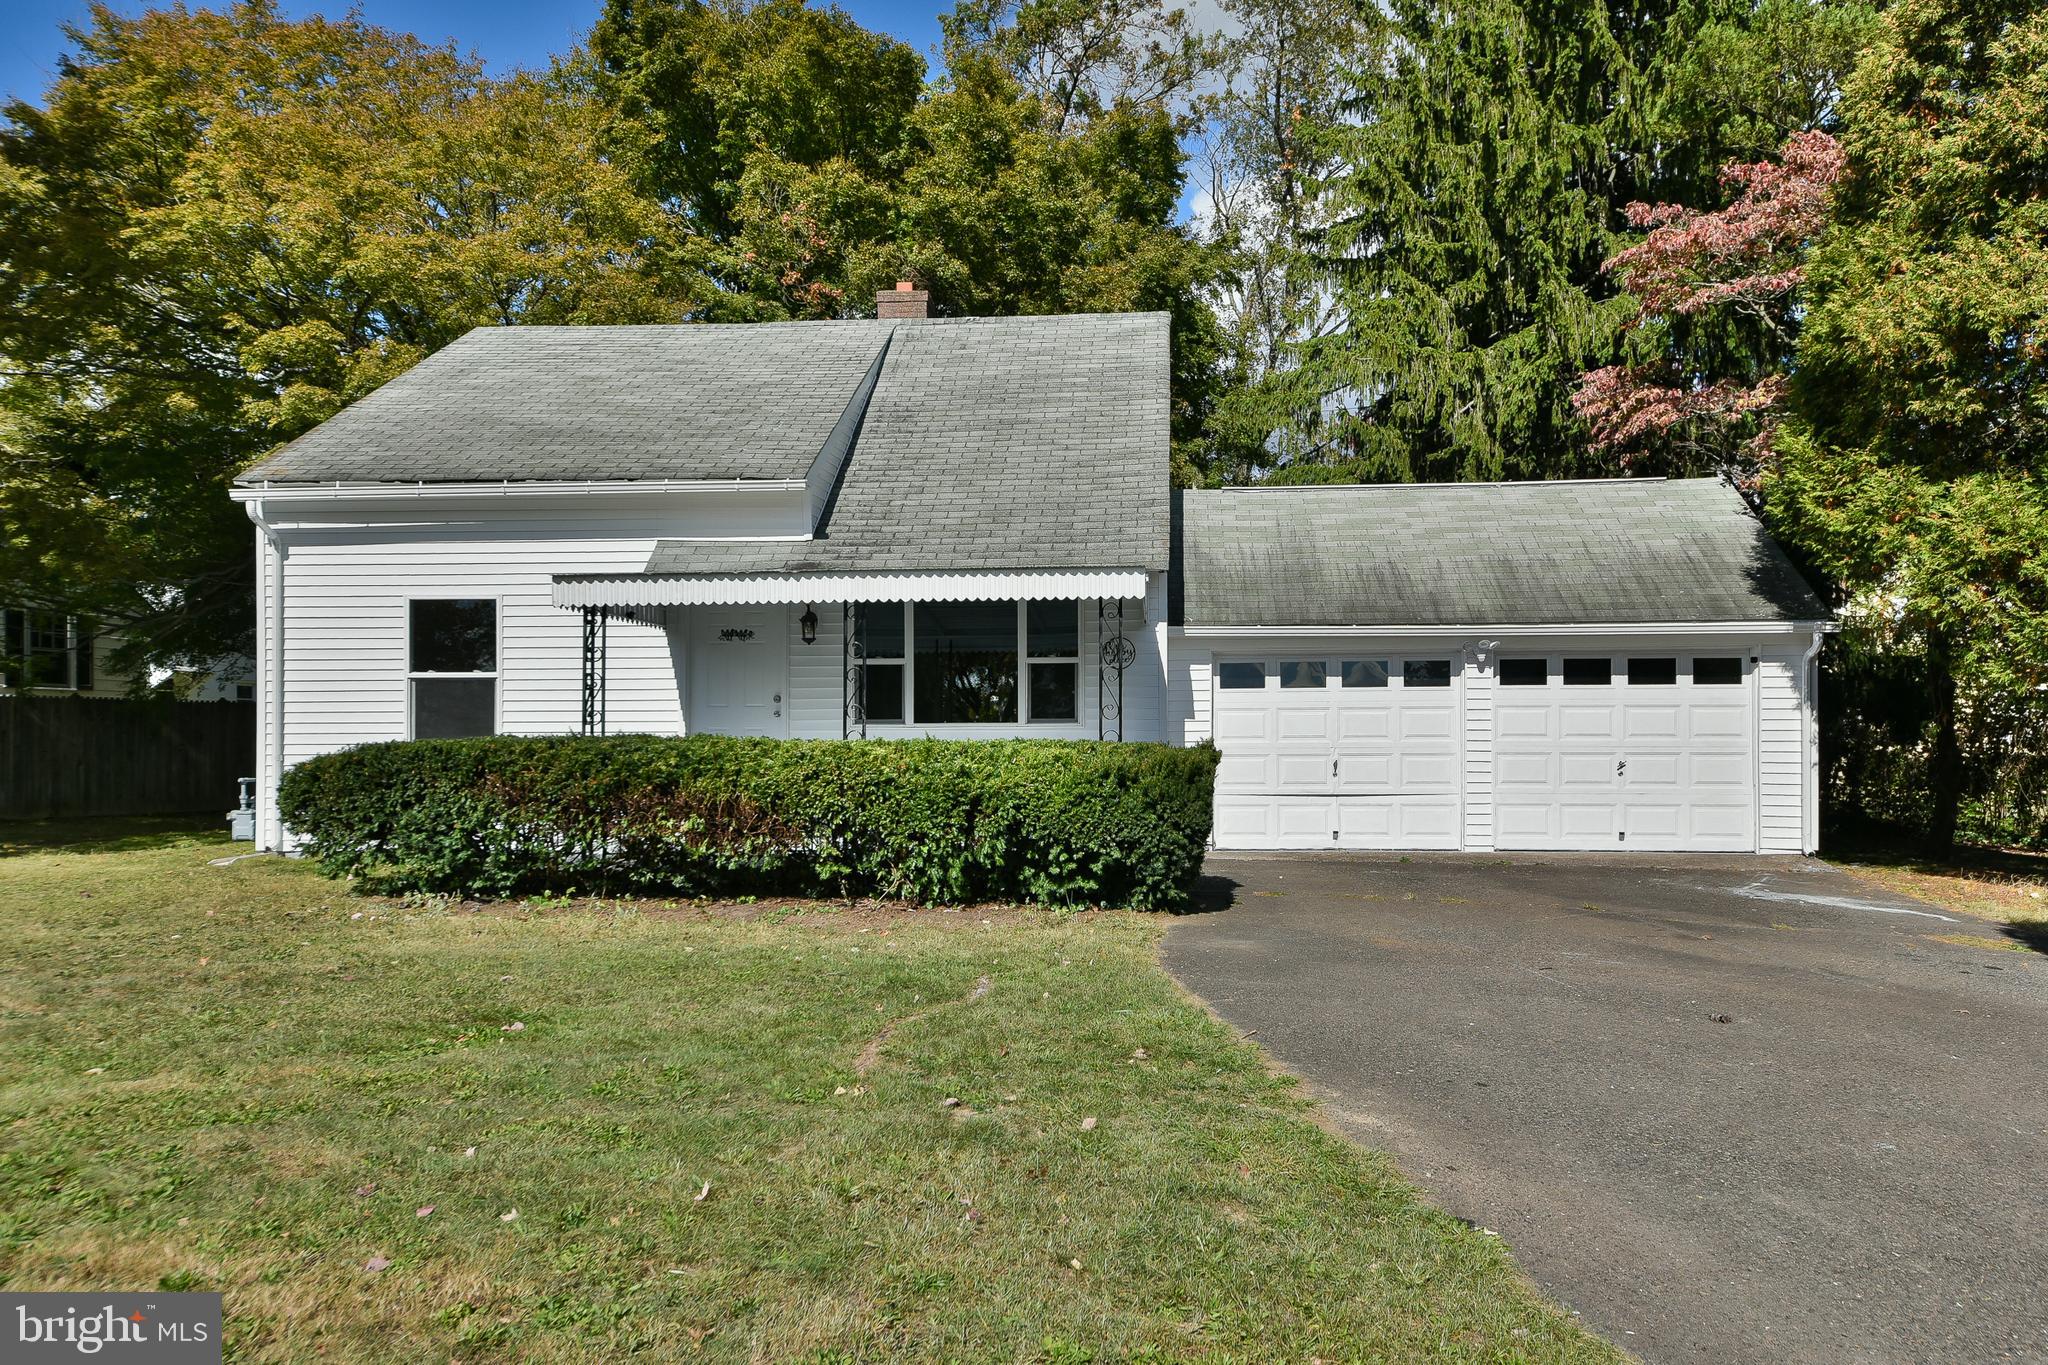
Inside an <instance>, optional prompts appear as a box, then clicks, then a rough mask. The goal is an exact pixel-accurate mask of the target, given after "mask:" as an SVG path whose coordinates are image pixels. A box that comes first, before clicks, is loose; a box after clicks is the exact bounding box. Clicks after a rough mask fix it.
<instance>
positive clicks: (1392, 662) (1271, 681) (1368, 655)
mask: <svg viewBox="0 0 2048 1365" xmlns="http://www.w3.org/2000/svg"><path fill="white" fill-rule="evenodd" d="M1460 674H1461V668H1460V663H1459V661H1458V660H1457V659H1456V658H1455V657H1453V656H1451V655H1450V654H1449V653H1448V651H1446V652H1445V653H1441V654H1431V655H1423V654H1415V655H1412V656H1409V657H1405V658H1404V657H1402V656H1400V655H1393V656H1389V655H1387V654H1384V653H1375V652H1373V651H1371V650H1370V649H1369V648H1368V649H1352V650H1350V651H1347V652H1338V651H1334V650H1333V651H1329V652H1327V653H1324V652H1320V651H1306V652H1301V653H1289V654H1286V655H1269V656H1267V657H1265V658H1256V659H1255V658H1244V659H1231V660H1223V661H1219V662H1218V664H1217V665H1216V690H1215V693H1214V708H1215V709H1214V712H1213V714H1214V718H1215V719H1214V724H1215V735H1216V747H1217V748H1218V749H1219V750H1220V751H1221V753H1222V762H1221V764H1220V765H1219V766H1218V768H1217V772H1216V824H1215V830H1216V835H1215V837H1216V846H1217V847H1218V848H1366V849H1371V848H1457V847H1458V845H1459V842H1460V835H1461V832H1462V831H1461V825H1462V820H1463V803H1462V801H1461V798H1460V795H1459V783H1458V766H1459V743H1460V735H1461V731H1462V727H1461V725H1460V723H1459V715H1460V707H1461V691H1462V689H1461V688H1460V686H1459V683H1460Z"/></svg>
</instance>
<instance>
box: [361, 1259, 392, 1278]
mask: <svg viewBox="0 0 2048 1365" xmlns="http://www.w3.org/2000/svg"><path fill="white" fill-rule="evenodd" d="M390 1264H391V1258H390V1257H389V1256H372V1257H371V1258H370V1259H369V1260H367V1261H364V1262H363V1269H365V1270H367V1271H369V1272H370V1273H371V1274H373V1275H374V1274H376V1273H377V1272H378V1271H380V1270H382V1269H384V1268H385V1267H387V1266H389V1265H390Z"/></svg>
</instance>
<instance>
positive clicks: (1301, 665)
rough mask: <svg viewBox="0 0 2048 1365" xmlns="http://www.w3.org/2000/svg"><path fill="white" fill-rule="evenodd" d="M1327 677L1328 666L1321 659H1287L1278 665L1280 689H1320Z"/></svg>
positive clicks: (1327, 679) (1328, 673) (1328, 674)
mask: <svg viewBox="0 0 2048 1365" xmlns="http://www.w3.org/2000/svg"><path fill="white" fill-rule="evenodd" d="M1329 676H1330V666H1329V664H1327V663H1325V662H1324V661H1323V660H1321V659H1289V660H1288V661H1287V662H1286V663H1283V664H1281V665H1280V685H1281V686H1282V687H1321V686H1323V685H1324V684H1325V683H1326V682H1328V681H1329Z"/></svg>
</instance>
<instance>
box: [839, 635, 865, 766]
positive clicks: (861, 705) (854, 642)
mask: <svg viewBox="0 0 2048 1365" xmlns="http://www.w3.org/2000/svg"><path fill="white" fill-rule="evenodd" d="M844 624H845V632H844V634H843V635H841V637H840V640H841V648H842V651H843V652H842V654H841V659H842V662H843V664H844V667H845V681H844V683H843V684H842V686H841V692H840V701H841V705H842V707H843V711H842V713H841V716H840V721H839V737H840V738H841V739H866V738H867V737H868V649H867V642H866V640H865V639H864V638H863V637H864V636H865V635H866V634H867V604H866V603H863V602H848V603H846V604H845V622H844Z"/></svg>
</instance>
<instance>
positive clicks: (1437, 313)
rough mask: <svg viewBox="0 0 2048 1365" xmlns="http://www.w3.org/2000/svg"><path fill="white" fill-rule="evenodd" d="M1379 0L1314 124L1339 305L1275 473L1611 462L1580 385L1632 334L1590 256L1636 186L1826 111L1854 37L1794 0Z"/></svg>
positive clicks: (1666, 193)
mask: <svg viewBox="0 0 2048 1365" xmlns="http://www.w3.org/2000/svg"><path fill="white" fill-rule="evenodd" d="M1374 13H1375V14H1377V15H1378V16H1379V17H1378V19H1377V21H1376V23H1375V26H1374V30H1373V32H1372V34H1371V36H1370V39H1369V41H1368V42H1367V43H1366V44H1365V46H1364V47H1363V49H1362V52H1361V57H1360V60H1359V61H1357V62H1356V63H1354V65H1353V69H1352V71H1351V74H1350V91H1351V94H1350V98H1349V100H1348V101H1347V103H1346V106H1345V108H1344V110H1343V111H1342V113H1341V115H1340V116H1339V117H1338V118H1337V119H1336V120H1335V121H1334V122H1333V123H1332V124H1331V125H1330V126H1329V128H1328V129H1327V130H1326V132H1325V138H1326V141H1327V145H1328V147H1329V148H1330V149H1331V155H1332V156H1333V158H1334V161H1335V163H1336V165H1335V168H1334V170H1333V172H1332V173H1331V174H1330V175H1329V176H1328V177H1327V179H1326V180H1325V183H1324V188H1323V207H1324V211H1325V215H1326V222H1327V225H1326V228H1325V231H1324V234H1323V242H1324V259H1325V263H1326V266H1327V268H1328V270H1329V272H1330V275H1331V279H1332V281H1333V284H1334V286H1335V288H1336V289H1337V291H1338V298H1339V302H1340V304H1341V306H1342V310H1343V313H1344V315H1345V326H1344V327H1343V328H1342V329H1341V330H1339V331H1337V332H1335V333H1333V334H1331V335H1329V336H1326V337H1322V338H1319V339H1314V340H1310V341H1308V342H1306V343H1305V344H1303V345H1302V346H1300V347H1299V348H1298V354H1299V359H1300V364H1299V365H1298V366H1297V367H1296V368H1294V369H1293V370H1291V371H1288V372H1286V373H1283V374H1282V375H1280V376H1278V377H1277V379H1276V380H1275V381H1274V383H1273V388H1274V390H1275V392H1274V395H1273V403H1274V405H1275V406H1276V407H1278V408H1281V409H1283V410H1284V411H1286V412H1288V413H1290V414H1291V417H1292V425H1293V428H1294V432H1293V436H1292V439H1290V440H1287V441H1275V442H1274V443H1273V454H1274V464H1275V465H1276V466H1277V468H1275V469H1274V470H1273V471H1272V472H1273V474H1274V476H1275V477H1280V478H1307V479H1321V478H1347V479H1352V478H1356V479H1367V480H1386V479H1419V480H1439V479H1495V478H1529V477H1556V476H1566V475H1580V474H1594V473H1606V472H1608V471H1609V468H1610V466H1609V464H1608V462H1607V460H1606V458H1605V457H1604V456H1603V455H1601V454H1599V453H1597V452H1595V451H1593V450H1591V449H1590V448H1589V447H1588V445H1587V443H1586V441H1585V432H1584V428H1583V426H1582V424H1581V423H1580V422H1579V420H1578V418H1577V417H1576V415H1575V414H1574V412H1573V410H1572V407H1571V402H1570V396H1571V390H1572V387H1573V384H1574V382H1575V381H1576V378H1577V376H1578V374H1579V373H1580V372H1581V371H1583V370H1586V369H1590V368H1595V367H1598V366H1600V365H1604V364H1610V363H1613V362H1614V361H1616V360H1619V359H1622V358H1624V357H1625V354H1626V349H1627V342H1628V338H1627V336H1626V332H1627V328H1628V324H1629V323H1630V321H1631V320H1632V319H1633V318H1634V317H1635V315H1636V310H1635V309H1634V308H1633V306H1632V305H1631V304H1630V303H1629V302H1628V301H1627V300H1625V299H1621V298H1619V297H1617V289H1616V285H1615V283H1614V282H1613V281H1612V280H1610V279H1608V278H1607V277H1606V276H1604V275H1603V273H1602V264H1603V263H1604V262H1605V261H1606V260H1607V259H1608V258H1609V257H1610V256H1611V255H1613V254H1614V252H1615V251H1616V250H1617V249H1619V248H1620V247H1621V246H1623V245H1624V244H1625V243H1626V241H1627V237H1626V233H1627V231H1628V229H1629V222H1628V217H1627V208H1628V205H1630V204H1631V203H1634V202H1639V201H1667V202H1676V203H1679V204H1684V205H1693V206H1703V205H1708V204H1711V203H1713V202H1714V201H1715V199H1716V196H1717V194H1718V190H1717V187H1716V185H1715V181H1714V175H1715V171H1716V170H1717V169H1718V167H1719V165H1720V163H1721V162H1722V161H1723V160H1725V159H1727V157H1728V156H1729V155H1730V154H1731V153H1732V152H1733V151H1734V150H1735V149H1736V148H1745V147H1748V146H1749V145H1750V144H1752V143H1754V142H1757V141H1759V140H1765V141H1766V142H1767V145H1769V146H1773V147H1774V146H1776V145H1777V142H1778V141H1780V140H1782V136H1783V133H1784V132H1786V131H1791V129H1788V128H1787V127H1786V125H1787V124H1802V123H1806V122H1808V121H1811V120H1815V119H1818V118H1820V117H1822V116H1823V114H1824V113H1825V110H1826V108H1827V106H1828V102H1829V95H1828V90H1829V89H1830V88H1831V82H1832V80H1833V75H1832V73H1833V71H1834V70H1836V69H1837V67H1838V66H1839V64H1840V63H1841V62H1843V61H1846V60H1847V56H1846V51H1845V48H1844V46H1843V45H1842V44H1840V43H1832V44H1831V45H1818V44H1817V40H1816V44H1806V45H1802V44H1800V43H1797V42H1791V41H1788V40H1787V38H1786V36H1785V34H1786V32H1787V31H1788V30H1793V31H1816V32H1817V31H1818V30H1819V29H1820V28H1821V27H1822V24H1821V20H1820V17H1819V16H1821V15H1823V14H1824V13H1825V10H1824V7H1823V6H1821V5H1819V4H1817V3H1805V0H1762V3H1758V2H1757V0H1390V3H1389V4H1387V5H1386V6H1384V7H1383V8H1380V9H1376V10H1375V11H1374ZM1802 25H1804V26H1805V27H1804V30H1802V28H1801V26H1802ZM1830 31H1831V30H1830ZM1823 48H1824V50H1821V49H1823ZM1738 57H1739V58H1740V60H1736V58H1738ZM1816 71H1818V74H1816Z"/></svg>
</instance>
